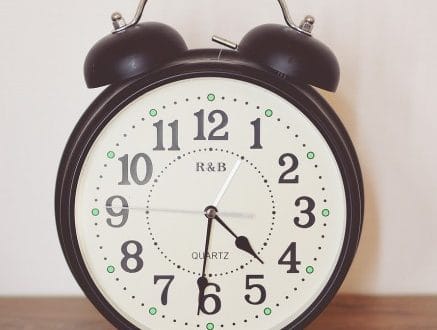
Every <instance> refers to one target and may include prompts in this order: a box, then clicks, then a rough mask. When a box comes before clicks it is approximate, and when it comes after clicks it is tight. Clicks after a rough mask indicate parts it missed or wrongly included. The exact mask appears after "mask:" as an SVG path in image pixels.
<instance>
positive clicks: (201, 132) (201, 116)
mask: <svg viewBox="0 0 437 330" xmlns="http://www.w3.org/2000/svg"><path fill="white" fill-rule="evenodd" d="M216 115H217V116H216ZM194 116H196V117H197V136H196V137H195V138H194V140H206V137H205V110H200V111H199V112H196V113H195V114H194ZM216 117H218V118H219V120H220V122H219V123H218V125H217V126H216V127H215V128H213V129H212V130H211V132H210V133H209V135H208V140H213V141H214V140H228V139H229V133H228V132H225V133H223V134H222V135H216V134H217V133H218V131H219V130H221V129H223V128H225V127H226V126H227V125H228V122H229V118H228V115H227V114H226V113H225V112H224V111H222V110H214V111H211V113H210V114H209V115H208V121H209V122H210V123H211V124H214V123H215V122H216Z"/></svg>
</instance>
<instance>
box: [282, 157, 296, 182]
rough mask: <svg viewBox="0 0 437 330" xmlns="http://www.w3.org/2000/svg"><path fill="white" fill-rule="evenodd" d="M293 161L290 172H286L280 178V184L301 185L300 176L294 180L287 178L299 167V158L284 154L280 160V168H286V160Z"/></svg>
mask: <svg viewBox="0 0 437 330" xmlns="http://www.w3.org/2000/svg"><path fill="white" fill-rule="evenodd" d="M287 158H289V159H291V166H290V167H289V169H288V170H286V171H285V172H284V173H282V175H281V176H280V177H279V183H299V175H296V176H295V177H294V178H290V177H287V176H288V175H289V174H291V173H293V172H294V171H296V170H297V168H298V166H299V160H298V159H297V157H296V156H295V155H293V154H283V155H282V156H281V157H280V158H279V165H280V166H286V165H287V162H286V159H287Z"/></svg>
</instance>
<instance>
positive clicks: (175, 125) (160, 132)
mask: <svg viewBox="0 0 437 330" xmlns="http://www.w3.org/2000/svg"><path fill="white" fill-rule="evenodd" d="M153 126H155V127H156V134H157V142H156V147H155V148H153V150H155V151H162V150H165V148H164V127H163V126H164V122H163V121H162V120H160V121H158V122H156V123H154V124H153ZM168 126H169V127H170V128H171V147H170V148H168V150H170V151H176V150H181V149H180V148H179V122H178V121H177V120H175V121H174V122H172V123H170V124H168Z"/></svg>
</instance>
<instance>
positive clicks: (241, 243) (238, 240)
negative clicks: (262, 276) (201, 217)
mask: <svg viewBox="0 0 437 330" xmlns="http://www.w3.org/2000/svg"><path fill="white" fill-rule="evenodd" d="M214 219H215V220H217V222H218V223H219V224H221V225H222V226H223V227H224V228H225V229H226V230H227V231H228V232H229V233H230V234H231V235H232V236H234V237H235V246H236V247H237V248H239V249H240V250H242V251H245V252H247V253H249V254H250V255H251V256H252V257H254V258H255V259H256V260H258V261H259V262H260V263H262V264H264V261H262V260H261V258H260V257H259V256H258V255H257V254H256V252H255V250H254V249H253V248H252V246H251V244H250V242H249V239H248V238H247V237H246V236H237V234H235V233H234V232H233V231H232V229H231V228H229V226H228V225H227V224H226V223H225V222H224V221H223V220H222V219H221V218H220V217H219V216H218V215H217V214H216V215H215V217H214Z"/></svg>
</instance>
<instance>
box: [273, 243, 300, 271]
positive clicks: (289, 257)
mask: <svg viewBox="0 0 437 330" xmlns="http://www.w3.org/2000/svg"><path fill="white" fill-rule="evenodd" d="M278 264H279V265H287V266H290V268H289V269H288V270H287V273H289V274H296V273H299V270H298V269H297V266H299V265H300V264H301V262H300V261H297V256H296V243H295V242H293V243H291V244H290V246H289V247H288V249H287V250H285V252H284V254H283V255H282V256H281V258H279V261H278Z"/></svg>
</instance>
